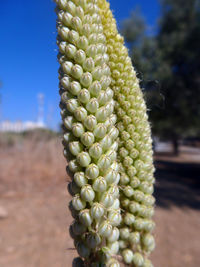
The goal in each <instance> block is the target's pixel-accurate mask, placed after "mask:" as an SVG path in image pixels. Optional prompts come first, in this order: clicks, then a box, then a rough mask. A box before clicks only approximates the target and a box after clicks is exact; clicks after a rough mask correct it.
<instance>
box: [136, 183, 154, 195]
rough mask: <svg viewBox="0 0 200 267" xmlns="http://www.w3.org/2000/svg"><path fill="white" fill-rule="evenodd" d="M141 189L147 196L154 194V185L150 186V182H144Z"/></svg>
mask: <svg viewBox="0 0 200 267" xmlns="http://www.w3.org/2000/svg"><path fill="white" fill-rule="evenodd" d="M139 189H140V190H141V191H142V192H144V193H146V194H152V193H153V185H151V184H149V183H148V182H145V181H143V182H142V183H141V184H140V186H139Z"/></svg>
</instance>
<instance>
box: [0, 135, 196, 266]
mask: <svg viewBox="0 0 200 267" xmlns="http://www.w3.org/2000/svg"><path fill="white" fill-rule="evenodd" d="M61 151H62V147H61V144H60V140H59V139H58V138H53V139H51V138H50V139H49V140H46V139H44V140H41V139H40V140H37V139H35V138H34V137H31V138H28V139H27V138H25V139H22V140H18V141H17V142H16V143H15V144H11V145H9V146H8V145H1V147H0V208H3V209H4V210H5V211H6V212H7V213H8V214H7V216H6V217H5V218H0V266H1V267H68V266H69V267H70V266H71V262H72V260H73V257H74V256H75V255H76V253H75V251H74V249H73V242H72V240H71V238H70V237H69V234H68V230H67V229H68V226H69V224H70V222H71V221H72V218H71V216H70V214H69V211H68V208H67V203H68V201H69V199H70V196H69V194H68V192H67V190H66V183H67V176H66V174H65V160H64V158H63V156H62V153H61ZM192 151H193V150H192V149H190V150H189V149H187V148H182V152H181V155H180V156H179V157H176V158H175V157H172V156H169V155H159V156H157V157H156V159H157V168H158V170H157V173H156V176H157V184H156V191H155V195H156V197H157V206H156V213H155V221H156V230H155V236H156V240H157V247H156V250H155V252H154V254H153V255H152V260H153V262H154V265H155V266H156V267H198V266H200V257H199V251H200V242H199V239H200V231H199V226H200V194H199V193H200V180H199V179H200V178H199V173H200V151H198V150H195V152H194V151H193V152H192ZM192 158H193V159H192ZM197 159H198V160H197Z"/></svg>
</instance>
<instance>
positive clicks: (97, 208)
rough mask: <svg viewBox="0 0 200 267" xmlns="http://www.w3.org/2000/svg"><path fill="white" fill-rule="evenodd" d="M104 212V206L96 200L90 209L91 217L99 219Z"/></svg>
mask: <svg viewBox="0 0 200 267" xmlns="http://www.w3.org/2000/svg"><path fill="white" fill-rule="evenodd" d="M104 213H105V209H104V206H103V205H102V204H100V203H97V202H95V203H94V204H93V205H92V207H91V209H90V214H91V217H92V218H93V219H95V220H96V221H100V220H101V219H102V217H103V215H104Z"/></svg>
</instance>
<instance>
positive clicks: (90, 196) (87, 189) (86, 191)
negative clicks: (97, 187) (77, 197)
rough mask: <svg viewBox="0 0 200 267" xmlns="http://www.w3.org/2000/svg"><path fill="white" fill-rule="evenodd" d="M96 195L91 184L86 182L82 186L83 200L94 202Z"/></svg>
mask: <svg viewBox="0 0 200 267" xmlns="http://www.w3.org/2000/svg"><path fill="white" fill-rule="evenodd" d="M94 197H95V193H94V191H93V189H92V186H91V185H89V184H86V185H84V186H83V187H82V188H81V198H82V199H83V200H85V201H88V202H92V201H93V200H94Z"/></svg>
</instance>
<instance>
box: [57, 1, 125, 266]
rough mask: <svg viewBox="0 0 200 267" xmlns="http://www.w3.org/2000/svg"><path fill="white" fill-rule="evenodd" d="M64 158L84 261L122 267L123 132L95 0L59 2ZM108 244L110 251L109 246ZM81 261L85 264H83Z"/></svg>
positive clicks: (74, 225) (73, 230)
mask: <svg viewBox="0 0 200 267" xmlns="http://www.w3.org/2000/svg"><path fill="white" fill-rule="evenodd" d="M56 4H57V9H56V12H57V17H58V21H57V30H58V38H57V43H58V47H59V54H58V61H59V63H60V69H59V80H60V83H59V86H60V95H61V102H60V108H61V116H62V120H63V130H64V136H63V145H64V156H65V157H66V158H67V160H68V166H67V170H68V172H69V173H70V174H71V177H72V181H71V182H70V184H69V186H68V188H69V192H70V193H71V195H72V200H71V202H70V205H69V208H70V210H71V213H72V216H73V217H74V222H73V223H72V225H71V227H70V234H71V236H72V238H73V239H74V245H75V247H76V249H77V251H78V254H79V255H80V257H81V258H82V259H87V261H89V259H90V257H94V254H95V255H96V258H97V259H99V261H101V262H104V261H105V262H109V261H110V263H108V264H107V266H112V267H114V266H118V265H117V263H116V262H114V261H112V255H113V254H117V253H118V251H119V243H118V239H119V230H118V228H117V226H118V225H119V224H120V223H121V221H122V217H121V210H120V204H119V189H118V186H117V184H118V183H119V180H120V175H119V166H118V163H117V162H116V160H117V149H118V142H117V138H118V134H119V130H118V129H117V128H116V126H115V124H116V122H117V116H116V115H115V114H114V105H115V102H114V100H113V95H114V93H113V90H112V89H111V88H110V84H111V75H110V68H109V66H108V59H109V58H108V55H107V46H106V38H105V35H104V33H103V26H102V22H101V17H100V12H99V7H98V5H97V1H95V0H90V1H86V0H72V1H69V0H56ZM105 244H106V246H105ZM78 261H81V259H79V260H78Z"/></svg>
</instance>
